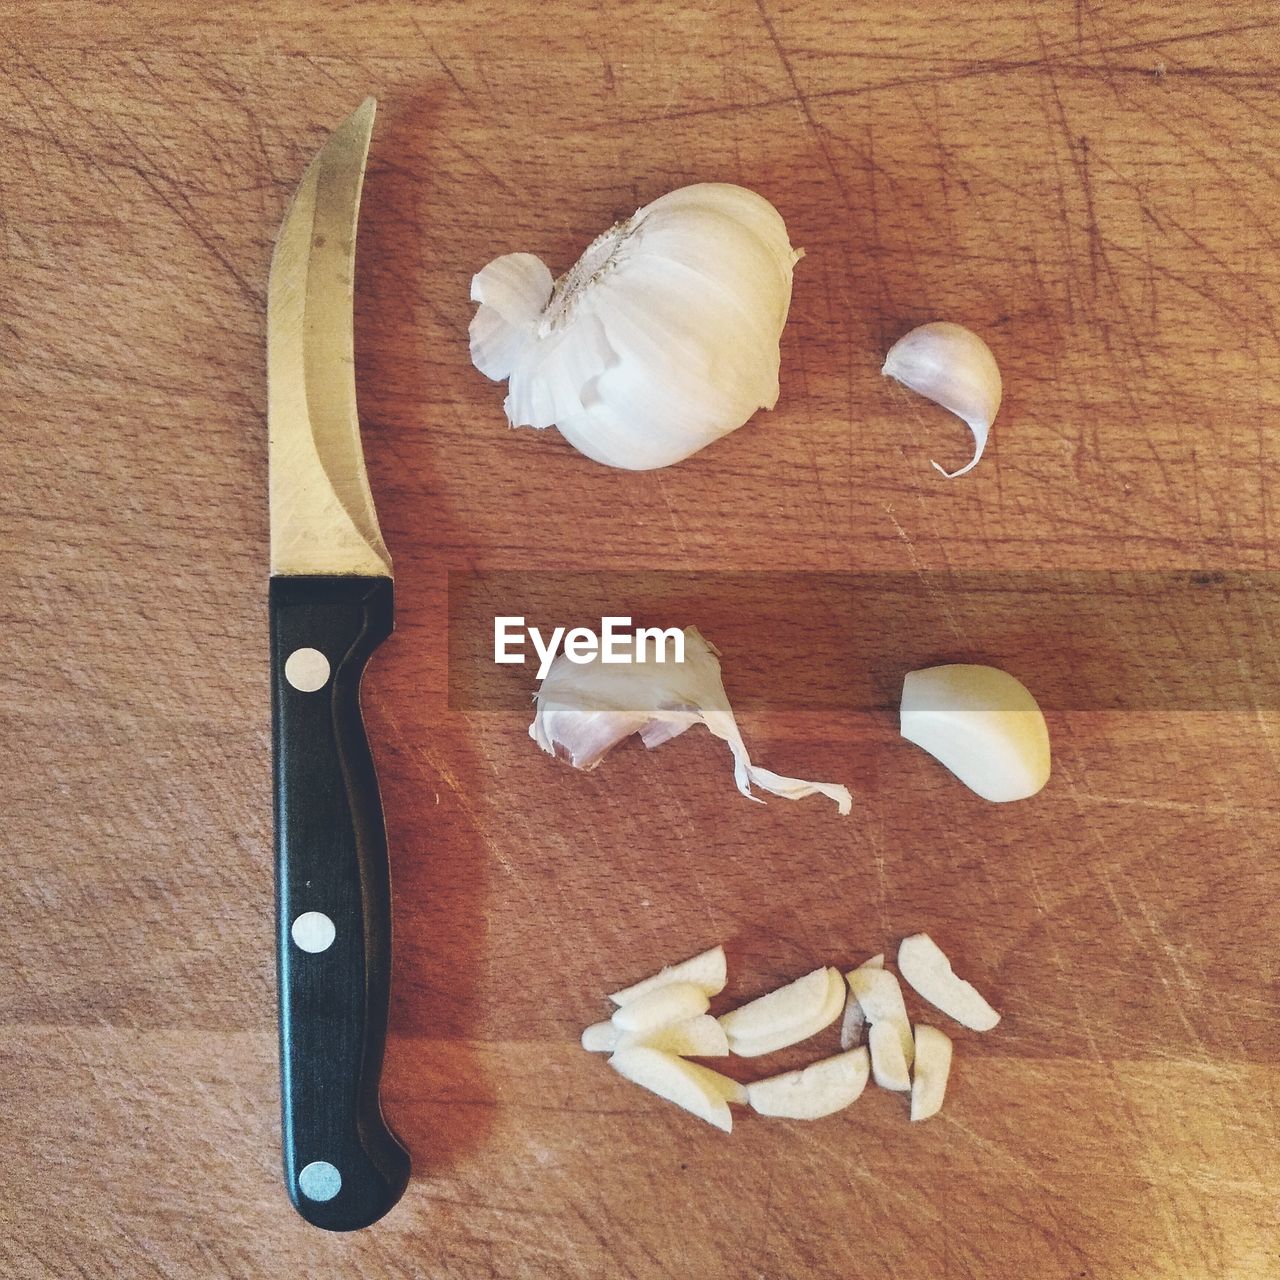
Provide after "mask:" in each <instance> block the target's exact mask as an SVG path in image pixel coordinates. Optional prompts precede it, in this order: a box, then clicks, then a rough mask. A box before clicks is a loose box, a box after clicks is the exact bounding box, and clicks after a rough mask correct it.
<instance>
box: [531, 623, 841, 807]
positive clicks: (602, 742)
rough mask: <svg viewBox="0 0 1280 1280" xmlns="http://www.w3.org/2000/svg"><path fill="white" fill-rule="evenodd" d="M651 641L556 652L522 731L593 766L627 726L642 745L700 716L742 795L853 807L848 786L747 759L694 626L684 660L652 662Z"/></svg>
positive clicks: (716, 670) (711, 652)
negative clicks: (578, 657) (634, 655)
mask: <svg viewBox="0 0 1280 1280" xmlns="http://www.w3.org/2000/svg"><path fill="white" fill-rule="evenodd" d="M655 649H656V646H655V645H647V646H646V647H645V649H644V652H643V660H642V661H638V662H612V663H606V662H604V661H603V660H602V659H601V658H600V657H599V656H597V657H595V658H593V659H592V660H591V661H590V662H582V663H576V662H571V661H570V660H569V658H568V657H567V656H566V655H565V654H563V653H561V654H560V655H559V656H558V657H557V658H556V659H555V661H554V662H553V663H552V664H551V669H550V670H549V671H548V672H547V675H546V678H545V679H544V680H543V681H542V684H541V685H540V686H539V687H538V692H537V694H536V695H535V697H536V701H537V711H536V712H535V714H534V718H533V723H532V724H531V725H530V726H529V736H530V737H531V738H532V739H533V740H534V741H535V742H536V743H537V744H538V745H539V746H540V747H541V748H542V749H543V750H544V751H546V752H547V753H548V754H550V755H554V756H557V757H559V758H560V759H562V760H567V761H568V762H569V763H570V764H571V765H573V766H574V767H575V768H577V769H593V768H595V766H596V765H598V764H599V763H600V761H601V760H602V759H603V758H604V756H605V754H606V753H607V752H608V751H609V750H611V749H612V748H613V747H614V746H616V745H617V743H619V742H621V741H622V740H623V739H624V738H626V737H628V736H630V735H631V734H632V733H639V734H640V737H641V739H642V740H643V741H644V742H645V743H646V745H648V746H655V745H658V744H660V743H663V742H667V741H669V740H670V739H671V738H674V737H676V736H677V735H679V734H681V733H683V732H684V731H685V730H686V729H688V728H689V727H691V726H692V725H695V724H703V725H706V727H707V728H708V729H709V730H710V731H711V733H712V734H714V735H715V736H716V737H717V738H720V739H721V740H722V741H723V742H725V743H727V744H728V746H729V750H730V752H731V753H732V756H733V776H734V781H735V782H736V783H737V786H738V790H739V791H740V792H741V793H742V794H743V795H744V796H746V797H747V798H748V799H749V800H754V799H757V797H755V796H753V795H752V794H751V788H752V787H753V786H755V787H759V788H760V789H761V790H762V791H768V792H770V793H772V794H773V795H777V796H782V797H784V798H785V799H788V800H801V799H804V798H805V797H806V796H811V795H824V796H826V797H828V799H830V800H834V801H835V803H836V806H837V808H838V810H839V812H840V813H841V814H848V813H849V812H850V810H851V809H852V808H853V798H852V796H850V794H849V788H848V787H844V786H841V785H839V784H838V783H834V782H810V781H808V780H806V779H804V778H788V777H784V776H783V775H782V774H778V773H774V772H773V770H771V769H764V768H761V767H760V766H759V765H756V764H753V763H752V762H751V756H750V755H749V754H748V752H747V746H746V743H745V742H744V741H743V740H742V733H741V732H740V730H739V729H738V722H737V720H736V719H735V718H734V715H733V708H732V707H731V706H730V705H729V699H728V696H727V695H726V694H725V691H724V680H723V679H722V677H721V674H720V661H719V657H718V654H717V651H716V649H715V648H714V647H713V646H712V645H711V644H709V643H708V642H707V641H706V640H705V639H704V638H703V636H702V635H701V633H700V632H699V631H698V629H697V628H696V627H686V628H685V629H684V661H683V662H674V661H666V662H658V661H657V660H656V658H655Z"/></svg>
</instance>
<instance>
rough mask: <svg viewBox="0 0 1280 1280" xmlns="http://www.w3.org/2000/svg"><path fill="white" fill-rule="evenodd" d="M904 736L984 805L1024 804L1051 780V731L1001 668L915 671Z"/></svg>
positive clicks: (906, 684)
mask: <svg viewBox="0 0 1280 1280" xmlns="http://www.w3.org/2000/svg"><path fill="white" fill-rule="evenodd" d="M900 724H901V731H902V736H903V737H904V738H906V740H907V741H908V742H914V743H915V745H916V746H918V747H921V748H923V749H924V750H925V751H927V752H928V753H929V754H930V755H931V756H933V758H934V759H935V760H937V761H938V762H939V763H941V764H943V765H945V766H946V767H947V768H948V769H950V770H951V772H952V773H954V774H955V775H956V777H957V778H959V779H960V781H961V782H963V783H964V784H965V786H966V787H968V788H969V789H970V790H971V791H976V792H977V793H978V795H980V796H981V797H982V798H983V799H984V800H990V801H992V802H993V803H996V804H1004V803H1007V802H1009V801H1012V800H1026V799H1028V798H1029V797H1030V796H1033V795H1035V794H1036V793H1037V792H1038V791H1040V790H1041V788H1043V786H1044V785H1045V783H1046V782H1048V781H1049V769H1050V753H1049V729H1048V726H1047V725H1046V724H1045V721H1044V713H1043V712H1042V711H1041V710H1040V705H1039V703H1037V702H1036V700H1035V698H1034V697H1033V696H1032V695H1031V692H1030V690H1029V689H1028V688H1027V687H1026V685H1024V684H1023V683H1022V682H1021V681H1020V680H1018V679H1017V678H1016V677H1014V676H1011V675H1010V674H1009V673H1008V672H1007V671H1001V670H999V668H997V667H985V666H978V665H975V664H972V663H953V664H950V665H947V666H942V667H928V668H926V669H925V670H923V671H912V672H909V673H908V675H907V676H906V678H905V679H904V680H903V682H902V706H901V720H900Z"/></svg>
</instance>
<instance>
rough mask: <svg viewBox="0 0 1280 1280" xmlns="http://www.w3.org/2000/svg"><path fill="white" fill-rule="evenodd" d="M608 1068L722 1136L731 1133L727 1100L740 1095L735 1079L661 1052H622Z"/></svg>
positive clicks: (730, 1117)
mask: <svg viewBox="0 0 1280 1280" xmlns="http://www.w3.org/2000/svg"><path fill="white" fill-rule="evenodd" d="M609 1065H610V1066H611V1067H612V1068H613V1069H614V1070H615V1071H616V1072H617V1073H618V1074H619V1075H620V1076H622V1077H623V1079H625V1080H630V1081H631V1082H632V1084H638V1085H639V1086H640V1087H641V1088H642V1089H648V1090H649V1092H650V1093H656V1094H657V1095H658V1097H660V1098H665V1099H666V1100H667V1101H668V1102H674V1103H675V1104H676V1106H677V1107H683V1108H684V1109H685V1110H686V1111H689V1112H692V1114H694V1115H695V1116H698V1117H699V1118H700V1119H702V1120H705V1121H706V1122H707V1123H708V1124H713V1125H715V1127H716V1128H717V1129H723V1130H724V1131H725V1133H730V1132H731V1131H732V1130H733V1117H732V1115H730V1113H729V1103H728V1101H727V1098H728V1097H729V1096H730V1095H731V1094H735V1095H736V1094H738V1093H740V1091H741V1086H740V1085H738V1083H737V1081H736V1080H730V1079H729V1078H728V1077H727V1076H722V1075H721V1074H720V1073H719V1072H718V1071H712V1070H711V1068H710V1067H702V1066H699V1065H698V1064H697V1063H695V1062H686V1061H685V1060H684V1059H683V1058H677V1057H674V1056H673V1055H672V1054H669V1053H663V1052H662V1050H661V1049H644V1048H641V1049H625V1050H623V1051H622V1052H621V1053H615V1054H614V1055H613V1056H612V1057H611V1058H610V1059H609Z"/></svg>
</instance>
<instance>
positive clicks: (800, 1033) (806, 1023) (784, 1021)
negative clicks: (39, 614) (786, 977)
mask: <svg viewBox="0 0 1280 1280" xmlns="http://www.w3.org/2000/svg"><path fill="white" fill-rule="evenodd" d="M826 974H827V992H826V996H825V998H824V1000H823V1002H822V1004H821V1005H820V1006H819V1007H818V1008H817V1009H816V1010H813V1011H811V1012H810V1013H808V1014H807V1015H806V1016H805V1017H803V1018H801V1019H800V1020H799V1021H791V1020H790V1019H789V1018H788V1017H785V1016H778V1017H777V1018H776V1019H775V1018H773V1017H772V1016H771V1017H770V1018H769V1019H768V1020H766V1021H764V1022H761V1021H759V1020H756V1019H753V1020H752V1021H751V1022H749V1023H748V1024H747V1025H748V1027H749V1028H751V1027H755V1028H757V1029H756V1030H754V1031H753V1032H752V1034H749V1035H741V1034H739V1033H738V1032H736V1031H735V1032H730V1033H729V1050H730V1052H731V1053H735V1054H737V1055H738V1057H740V1058H758V1057H760V1056H761V1055H762V1054H766V1053H774V1052H775V1051H776V1050H778V1049H786V1048H789V1047H790V1046H791V1045H793V1044H799V1043H800V1042H801V1041H802V1040H807V1039H809V1037H810V1036H816V1035H817V1034H818V1032H819V1031H822V1030H823V1029H825V1028H826V1027H829V1026H830V1025H831V1024H832V1023H833V1022H834V1021H835V1020H836V1019H837V1018H838V1017H839V1016H840V1010H841V1009H842V1008H843V1007H844V1002H845V996H846V995H847V994H848V992H847V988H846V986H845V981H844V979H843V978H842V977H841V976H840V970H839V969H828V970H826ZM807 976H808V977H810V978H812V976H813V975H812V974H809V975H807ZM800 981H804V979H800ZM793 985H794V984H793ZM786 990H787V988H786V987H783V988H782V991H786ZM771 994H772V995H780V994H781V992H772V993H771ZM768 998H769V997H768V996H762V997H761V1000H767V999H768ZM754 1003H757V1004H758V1003H760V1002H759V1001H755V1002H754ZM749 1007H750V1006H747V1005H744V1006H743V1008H744V1009H745V1008H749ZM735 1012H742V1010H735ZM725 1016H726V1017H728V1016H729V1015H728V1014H726V1015H725ZM723 1021H724V1019H723V1018H722V1019H721V1023H722V1024H723Z"/></svg>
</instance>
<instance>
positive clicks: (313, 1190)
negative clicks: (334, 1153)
mask: <svg viewBox="0 0 1280 1280" xmlns="http://www.w3.org/2000/svg"><path fill="white" fill-rule="evenodd" d="M298 1190H299V1191H301V1192H302V1194H303V1195H304V1196H306V1197H307V1199H308V1200H332V1199H333V1197H334V1196H336V1195H337V1194H338V1192H339V1191H341V1190H342V1174H340V1173H339V1172H338V1171H337V1169H335V1168H334V1167H333V1165H331V1164H330V1163H329V1162H328V1161H327V1160H313V1161H312V1162H311V1163H310V1164H309V1165H307V1166H306V1167H305V1168H304V1169H303V1170H302V1172H301V1173H299V1174H298Z"/></svg>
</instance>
